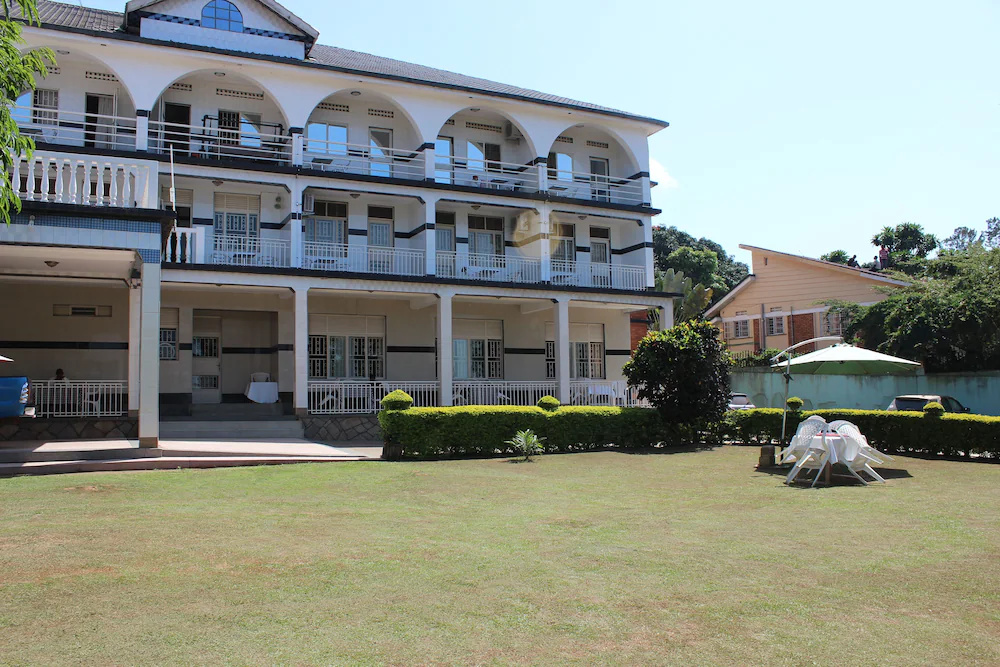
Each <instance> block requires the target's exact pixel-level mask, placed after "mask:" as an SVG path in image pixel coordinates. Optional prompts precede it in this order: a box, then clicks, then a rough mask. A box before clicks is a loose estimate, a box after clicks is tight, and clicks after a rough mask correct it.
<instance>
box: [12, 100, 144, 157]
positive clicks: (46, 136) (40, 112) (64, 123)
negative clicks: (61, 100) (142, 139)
mask: <svg viewBox="0 0 1000 667" xmlns="http://www.w3.org/2000/svg"><path fill="white" fill-rule="evenodd" d="M10 113H11V116H12V117H13V118H14V121H15V122H16V123H17V125H18V128H20V130H21V134H23V135H25V136H29V137H32V138H33V139H34V140H35V141H36V142H38V143H44V144H62V145H64V146H81V147H84V148H97V149H117V150H130V151H131V150H135V125H136V123H135V117H134V116H133V117H131V118H129V117H124V116H109V115H105V114H99V113H86V112H81V111H67V110H65V109H32V108H30V107H17V106H15V107H13V108H12V109H11V110H10Z"/></svg>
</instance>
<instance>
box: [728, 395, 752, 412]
mask: <svg viewBox="0 0 1000 667" xmlns="http://www.w3.org/2000/svg"><path fill="white" fill-rule="evenodd" d="M756 407H757V406H756V405H754V404H753V403H751V402H750V398H749V397H748V396H747V395H746V394H730V395H729V409H730V410H753V409H754V408H756Z"/></svg>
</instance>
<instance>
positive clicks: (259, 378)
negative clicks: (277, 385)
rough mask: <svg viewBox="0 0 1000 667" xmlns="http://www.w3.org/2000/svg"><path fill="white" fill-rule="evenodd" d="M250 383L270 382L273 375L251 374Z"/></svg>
mask: <svg viewBox="0 0 1000 667" xmlns="http://www.w3.org/2000/svg"><path fill="white" fill-rule="evenodd" d="M250 381H251V382H270V381H271V374H270V373H251V374H250Z"/></svg>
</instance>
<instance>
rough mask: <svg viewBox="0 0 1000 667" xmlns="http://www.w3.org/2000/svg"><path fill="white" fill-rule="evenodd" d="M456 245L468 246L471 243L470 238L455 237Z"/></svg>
mask: <svg viewBox="0 0 1000 667" xmlns="http://www.w3.org/2000/svg"><path fill="white" fill-rule="evenodd" d="M455 243H465V244H468V243H469V237H468V236H456V237H455Z"/></svg>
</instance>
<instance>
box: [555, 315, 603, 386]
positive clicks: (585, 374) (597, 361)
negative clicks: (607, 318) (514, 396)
mask: <svg viewBox="0 0 1000 667" xmlns="http://www.w3.org/2000/svg"><path fill="white" fill-rule="evenodd" d="M546 331H547V334H548V335H549V336H550V337H551V336H552V335H553V327H552V323H549V324H547V325H546ZM569 333H570V343H569V355H570V360H569V361H570V366H569V376H570V378H572V379H587V380H603V379H605V378H606V377H607V371H606V368H605V362H604V359H605V346H604V325H603V324H571V325H570V331H569ZM545 377H546V378H547V379H550V380H551V379H554V378H555V377H556V343H555V341H554V340H547V341H545Z"/></svg>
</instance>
